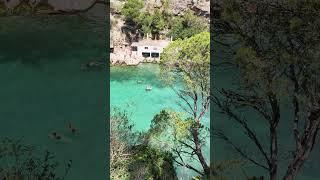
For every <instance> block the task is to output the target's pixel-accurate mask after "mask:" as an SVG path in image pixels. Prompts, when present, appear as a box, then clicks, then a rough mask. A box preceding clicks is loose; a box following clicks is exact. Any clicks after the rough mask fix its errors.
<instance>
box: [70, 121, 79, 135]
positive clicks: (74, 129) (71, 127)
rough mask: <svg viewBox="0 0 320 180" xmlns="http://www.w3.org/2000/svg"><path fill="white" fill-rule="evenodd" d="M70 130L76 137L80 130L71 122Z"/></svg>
mask: <svg viewBox="0 0 320 180" xmlns="http://www.w3.org/2000/svg"><path fill="white" fill-rule="evenodd" d="M68 128H69V129H70V130H71V132H72V134H73V135H75V134H76V132H77V131H78V129H76V128H75V127H74V126H73V125H72V124H71V122H69V123H68Z"/></svg>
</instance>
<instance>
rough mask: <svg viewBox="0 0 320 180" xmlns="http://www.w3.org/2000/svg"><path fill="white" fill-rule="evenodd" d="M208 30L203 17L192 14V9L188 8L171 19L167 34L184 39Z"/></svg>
mask: <svg viewBox="0 0 320 180" xmlns="http://www.w3.org/2000/svg"><path fill="white" fill-rule="evenodd" d="M208 30H209V25H208V23H207V22H206V21H205V20H204V19H203V18H201V17H198V16H196V15H194V12H193V11H191V10H188V11H187V12H186V13H185V14H184V15H183V16H179V17H175V18H174V19H173V22H172V25H171V28H170V31H169V34H168V35H169V36H172V37H173V39H174V40H176V39H185V38H190V37H191V36H193V35H196V34H199V33H201V32H203V31H208Z"/></svg>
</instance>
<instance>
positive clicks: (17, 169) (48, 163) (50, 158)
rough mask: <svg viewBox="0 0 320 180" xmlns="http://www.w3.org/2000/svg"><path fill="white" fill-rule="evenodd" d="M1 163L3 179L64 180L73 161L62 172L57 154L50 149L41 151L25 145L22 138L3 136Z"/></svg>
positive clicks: (0, 171)
mask: <svg viewBox="0 0 320 180" xmlns="http://www.w3.org/2000/svg"><path fill="white" fill-rule="evenodd" d="M39 154H42V155H43V157H40V156H39ZM0 164H1V165H0V178H1V179H9V180H10V179H32V180H33V179H46V180H64V179H65V178H66V177H67V175H68V173H69V171H70V168H71V165H72V161H71V160H70V161H68V162H66V163H65V171H64V172H63V173H62V172H60V171H59V170H58V169H59V167H60V166H59V163H58V162H57V161H56V160H55V156H54V155H53V154H52V153H50V152H49V151H45V153H44V154H43V153H39V151H37V149H36V148H35V147H33V146H28V145H24V144H23V143H22V141H21V140H17V141H14V140H11V139H9V138H3V139H2V140H1V142H0ZM59 174H62V175H59Z"/></svg>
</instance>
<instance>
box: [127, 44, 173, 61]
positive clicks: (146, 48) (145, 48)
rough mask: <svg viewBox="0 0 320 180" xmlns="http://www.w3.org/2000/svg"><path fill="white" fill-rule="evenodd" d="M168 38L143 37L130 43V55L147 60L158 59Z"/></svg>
mask: <svg viewBox="0 0 320 180" xmlns="http://www.w3.org/2000/svg"><path fill="white" fill-rule="evenodd" d="M169 43H170V40H151V39H144V40H141V41H139V42H133V43H132V44H131V56H132V57H135V58H138V59H144V60H146V61H147V62H152V61H157V62H158V61H159V60H160V56H161V53H162V52H163V49H164V48H165V47H167V46H168V45H169Z"/></svg>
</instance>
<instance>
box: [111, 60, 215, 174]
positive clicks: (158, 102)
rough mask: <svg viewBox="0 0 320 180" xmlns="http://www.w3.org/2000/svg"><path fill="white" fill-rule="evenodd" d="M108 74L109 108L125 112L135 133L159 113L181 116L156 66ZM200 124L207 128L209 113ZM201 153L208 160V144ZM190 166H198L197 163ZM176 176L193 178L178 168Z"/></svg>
mask: <svg viewBox="0 0 320 180" xmlns="http://www.w3.org/2000/svg"><path fill="white" fill-rule="evenodd" d="M110 71H111V72H110V78H111V81H110V88H111V90H110V91H111V92H110V93H111V94H110V101H111V102H110V103H111V106H113V107H119V108H121V109H125V110H126V111H127V112H128V113H129V114H130V117H131V120H132V122H133V124H134V125H135V129H136V130H137V131H146V130H148V129H149V127H150V122H151V120H152V118H153V117H154V115H156V114H157V113H159V112H160V110H162V109H168V108H170V109H174V110H176V111H179V112H183V111H182V110H181V108H180V107H179V106H178V103H177V102H178V101H179V98H178V97H177V95H176V94H175V92H174V91H173V89H172V88H171V87H168V86H165V85H164V83H163V82H162V81H161V80H160V79H159V67H158V65H155V64H142V65H139V66H136V67H124V66H121V67H112V68H111V70H110ZM137 81H142V82H141V83H138V82H137ZM147 85H151V86H152V91H146V90H145V88H146V86H147ZM203 121H204V124H206V125H208V126H209V113H208V114H206V116H205V118H204V119H203ZM208 141H209V139H208ZM204 153H205V155H206V157H207V159H209V144H208V146H207V147H205V148H204ZM193 164H196V165H198V163H197V162H193ZM177 173H178V176H179V178H181V179H188V178H191V177H192V176H193V175H195V174H194V173H193V172H192V171H190V170H187V169H183V168H181V167H177Z"/></svg>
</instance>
